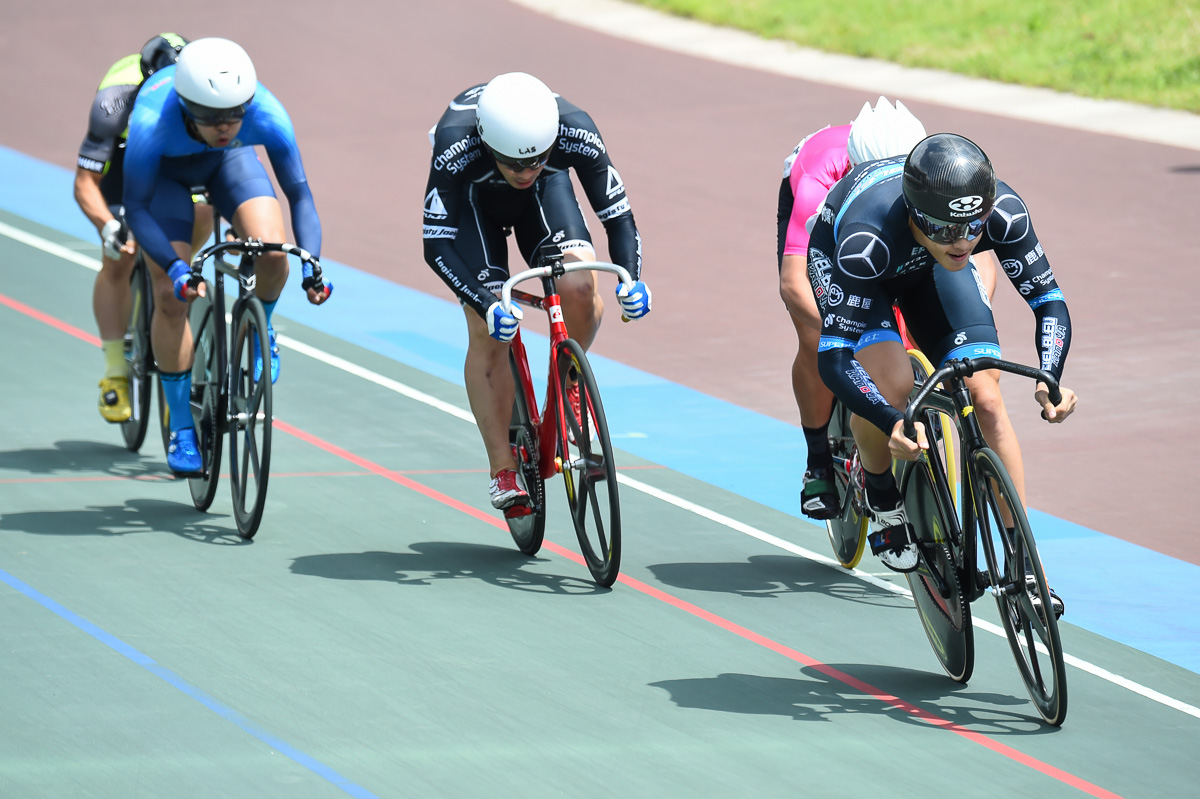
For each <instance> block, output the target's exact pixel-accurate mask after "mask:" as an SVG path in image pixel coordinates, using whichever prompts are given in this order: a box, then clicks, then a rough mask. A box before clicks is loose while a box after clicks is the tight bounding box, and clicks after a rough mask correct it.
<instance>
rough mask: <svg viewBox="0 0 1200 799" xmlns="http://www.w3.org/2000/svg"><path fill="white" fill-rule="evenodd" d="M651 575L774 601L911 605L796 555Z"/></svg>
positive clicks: (658, 569) (667, 567) (659, 568)
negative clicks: (814, 597)
mask: <svg viewBox="0 0 1200 799" xmlns="http://www.w3.org/2000/svg"><path fill="white" fill-rule="evenodd" d="M649 569H650V571H651V572H652V573H653V574H654V576H655V577H656V578H658V580H659V581H660V582H662V583H664V584H666V585H671V586H674V587H676V588H681V589H685V590H688V591H711V592H715V593H722V594H737V595H738V596H745V597H759V598H764V599H773V598H778V597H781V596H787V595H789V594H827V595H829V596H833V597H837V598H839V599H846V600H849V601H851V602H860V603H862V604H866V605H881V606H886V607H903V606H905V605H906V603H908V600H906V599H904V598H903V597H901V596H899V595H897V594H894V593H892V592H890V591H886V590H884V589H882V588H877V587H875V586H873V585H871V584H869V583H866V582H863V581H862V580H858V579H855V578H853V577H851V576H849V575H848V574H844V573H842V572H839V571H838V570H837V569H832V568H830V567H828V566H826V565H824V564H822V563H818V562H816V561H812V560H808V559H807V558H800V557H795V556H790V555H756V556H753V557H750V558H749V559H747V560H745V561H737V562H734V563H660V564H658V565H656V566H650V567H649Z"/></svg>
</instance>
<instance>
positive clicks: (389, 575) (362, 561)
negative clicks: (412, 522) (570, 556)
mask: <svg viewBox="0 0 1200 799" xmlns="http://www.w3.org/2000/svg"><path fill="white" fill-rule="evenodd" d="M409 550H410V551H408V552H345V553H333V554H327V555H304V556H302V557H299V558H296V559H295V560H294V561H292V573H293V574H299V575H304V576H307V577H324V578H327V579H330V580H379V581H381V582H387V583H396V584H397V585H423V586H428V585H434V584H435V583H438V582H440V581H443V580H461V579H469V580H480V581H482V582H485V583H488V584H490V585H496V586H499V587H501V588H511V589H514V590H517V591H531V592H534V593H541V594H556V595H560V596H579V595H583V594H607V593H608V592H609V589H607V588H600V587H599V586H597V585H596V584H594V583H593V582H592V581H591V580H590V579H587V578H586V577H584V576H581V577H564V576H561V575H557V574H547V573H544V572H540V571H533V570H528V571H527V570H525V569H522V568H521V566H522V565H524V564H526V563H545V562H547V560H548V559H546V558H539V557H536V556H534V557H530V556H528V555H523V554H521V553H520V552H517V551H516V550H514V549H509V548H507V547H496V546H486V545H483V544H461V543H451V542H445V541H426V542H423V543H418V544H411V545H409ZM578 568H579V569H581V570H582V569H584V567H583V566H579V567H578ZM584 573H585V574H586V570H585V572H584Z"/></svg>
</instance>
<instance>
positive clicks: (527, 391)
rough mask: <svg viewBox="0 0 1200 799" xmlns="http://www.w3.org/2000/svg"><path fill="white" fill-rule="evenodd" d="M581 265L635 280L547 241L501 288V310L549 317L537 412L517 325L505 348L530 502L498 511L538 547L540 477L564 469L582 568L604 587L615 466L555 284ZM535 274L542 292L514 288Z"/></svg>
mask: <svg viewBox="0 0 1200 799" xmlns="http://www.w3.org/2000/svg"><path fill="white" fill-rule="evenodd" d="M581 270H592V271H598V272H611V273H613V274H615V275H617V277H618V278H619V279H620V280H621V282H622V283H624V284H632V283H633V278H632V277H631V276H630V274H629V272H628V271H627V270H626V269H625V268H624V267H621V266H619V265H617V264H611V263H605V262H602V261H580V262H572V263H564V262H563V257H562V254H561V253H560V252H559V251H558V247H556V246H550V247H547V248H544V249H543V251H542V252H541V253H540V254H539V259H538V266H536V267H534V268H533V269H527V270H525V271H523V272H518V273H517V274H515V275H513V276H511V277H510V278H509V279H508V280H506V281H505V283H504V288H503V290H502V291H501V303H502V304H503V306H504V308H505V310H508V311H511V309H512V303H513V301H514V300H515V301H519V302H520V303H521V304H523V305H528V306H530V307H533V308H541V309H542V310H544V311H545V312H546V315H547V317H548V318H549V320H550V368H549V382H548V385H547V387H546V405H545V407H544V409H543V411H542V413H541V415H540V416H539V414H538V403H537V397H536V396H535V395H534V391H533V378H532V376H531V374H530V371H529V361H528V359H527V357H526V355H525V345H524V344H523V343H522V341H521V332H520V330H519V329H518V330H517V334H516V335H515V336H514V337H513V340H512V346H511V347H510V349H509V365H510V366H511V368H512V373H513V382H514V383H515V386H516V394H515V398H514V402H513V412H512V421H511V423H510V426H509V440H510V442H511V444H512V447H513V452H514V454H515V455H516V458H517V468H518V469H519V470H520V473H521V476H522V477H523V478H524V480H525V488H526V491H528V492H529V504H528V505H515V506H513V507H510V508H508V509H507V510H506V511H505V513H504V517H505V520H506V521H507V522H508V529H509V532H510V533H511V534H512V537H513V541H514V542H516V545H517V548H518V549H520V550H521V551H522V552H524V553H525V554H526V555H533V554H536V553H537V551H538V550H539V549H540V548H541V546H542V540H543V538H544V536H545V532H546V491H545V481H546V480H547V479H549V478H551V477H553V476H554V475H555V474H562V476H563V483H564V485H565V486H566V491H567V504H568V506H569V507H570V511H571V521H572V523H573V524H574V526H575V535H576V537H577V538H578V539H579V547H580V550H581V551H582V553H583V557H584V561H585V562H586V563H587V567H588V571H590V572H591V573H592V578H593V579H594V580H595V581H596V583H597V584H599V585H601V586H604V587H608V586H611V585H612V584H613V583H614V582H616V579H617V574H618V571H619V570H620V567H621V505H620V499H619V497H618V494H617V466H616V462H615V461H614V460H613V451H612V442H611V441H610V439H609V434H608V422H607V420H606V418H605V416H604V407H603V405H602V404H601V402H600V390H599V388H598V387H597V385H596V378H595V375H594V374H593V373H592V367H591V365H590V364H589V363H588V359H587V355H586V354H585V353H584V350H583V347H582V346H581V345H580V344H579V343H578V342H577V341H575V339H573V338H570V336H569V334H568V333H567V326H566V323H565V322H564V320H563V314H562V306H561V301H560V299H559V295H558V291H557V289H556V286H555V282H556V280H557V279H558V278H560V277H562V276H563V275H565V274H567V273H569V272H576V271H581ZM535 278H539V279H541V281H542V288H543V296H540V297H539V296H536V295H533V294H529V293H527V292H524V291H521V290H518V289H516V288H515V287H516V286H517V284H519V283H522V282H524V281H527V280H533V279H535ZM575 387H578V391H579V415H578V416H576V415H575V412H574V410H573V409H572V405H571V402H570V401H569V399H568V392H569V391H570V390H571V389H573V388H575Z"/></svg>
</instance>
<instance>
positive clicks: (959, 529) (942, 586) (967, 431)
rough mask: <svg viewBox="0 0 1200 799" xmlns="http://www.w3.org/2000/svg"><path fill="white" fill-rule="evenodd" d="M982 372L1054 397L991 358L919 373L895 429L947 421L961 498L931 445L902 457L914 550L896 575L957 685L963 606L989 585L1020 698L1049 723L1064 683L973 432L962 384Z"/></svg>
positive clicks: (1023, 552)
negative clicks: (1020, 684) (953, 433)
mask: <svg viewBox="0 0 1200 799" xmlns="http://www.w3.org/2000/svg"><path fill="white" fill-rule="evenodd" d="M985 369H998V370H1000V371H1003V372H1008V373H1010V374H1015V375H1020V376H1023V377H1028V378H1031V379H1034V380H1040V381H1042V382H1044V383H1045V384H1046V385H1047V387H1048V389H1049V392H1048V393H1049V396H1050V400H1051V402H1054V403H1055V404H1057V403H1058V402H1060V401H1061V393H1060V391H1059V389H1058V382H1057V381H1056V380H1055V379H1054V377H1053V375H1050V374H1049V373H1047V372H1045V371H1042V370H1040V369H1034V368H1032V367H1029V366H1023V365H1021V364H1016V363H1011V362H1009V361H1003V360H1000V359H998V358H964V359H961V360H954V361H950V362H949V363H947V364H946V365H945V366H943V367H942V368H940V369H938V370H937V371H935V372H934V373H933V374H932V375H930V376H929V378H928V379H927V380H926V381H925V382H924V385H922V386H921V388H920V389H919V390H918V391H917V392H916V394H915V395H914V396H913V397H912V399H911V400H910V401H909V403H908V407H907V408H906V409H905V413H904V430H905V434H906V435H908V436H909V437H910V438H915V429H914V427H913V420H914V419H916V418H920V419H922V420H924V421H925V423H926V428H927V429H930V424H931V423H936V421H937V417H944V416H945V415H949V417H951V418H953V419H954V420H955V427H956V429H957V434H958V440H959V446H960V457H959V463H960V464H961V468H962V475H961V477H962V479H961V490H962V495H961V500H960V502H959V507H958V508H957V510H956V508H955V506H954V502H953V497H954V489H955V486H954V485H953V484H951V483H950V482H948V480H947V478H946V470H945V466H944V463H943V455H942V452H941V451H940V448H938V447H934V446H932V445H931V447H930V448H929V449H928V450H923V451H922V453H921V456H920V457H919V458H918V459H917V460H916V461H915V462H907V461H906V462H903V464H902V465H901V482H900V490H901V495H902V496H903V497H904V507H905V511H906V513H907V515H908V520H909V522H910V523H911V524H912V525H913V530H914V532H915V533H916V538H917V546H918V549H919V551H920V558H919V560H918V565H917V568H916V570H915V571H913V572H910V573H908V574H907V575H906V576H907V578H908V583H909V586H910V588H911V589H912V593H913V599H914V601H915V602H916V606H917V612H918V614H919V615H920V618H921V624H922V626H923V627H924V629H925V634H926V636H927V637H928V639H929V643H930V645H931V646H932V647H933V651H934V654H935V655H936V656H937V658H938V660H939V661H940V662H941V664H942V667H943V668H944V669H945V670H946V673H947V674H948V675H950V678H951V679H952V680H955V681H956V682H961V683H965V682H966V681H967V680H968V679H970V677H971V674H972V671H973V669H974V663H975V647H974V632H973V626H972V623H971V609H970V605H971V603H972V602H974V601H975V600H976V599H978V598H979V597H980V596H982V595H983V594H984V593H985V592H990V593H991V594H992V595H993V596H994V597H995V598H996V603H997V605H998V607H999V611H1000V621H1001V625H1002V626H1003V627H1004V632H1005V634H1006V636H1007V638H1008V642H1009V646H1010V648H1011V649H1012V653H1013V657H1014V658H1015V659H1016V662H1017V668H1018V671H1020V674H1021V679H1022V680H1023V681H1024V683H1025V687H1026V689H1027V690H1028V691H1029V696H1030V698H1031V699H1032V700H1033V703H1034V705H1035V706H1036V707H1037V709H1038V713H1039V714H1040V715H1041V717H1042V718H1043V719H1044V720H1045V721H1046V723H1048V724H1051V725H1054V726H1058V725H1060V724H1062V723H1063V720H1064V719H1065V718H1066V714H1067V684H1066V673H1065V668H1064V665H1063V651H1062V640H1061V638H1060V636H1059V629H1058V620H1057V617H1056V614H1055V613H1054V612H1049V611H1050V610H1051V609H1052V608H1053V604H1052V602H1051V593H1050V590H1049V586H1048V584H1047V582H1046V575H1045V572H1044V570H1043V569H1042V562H1041V558H1040V557H1039V556H1038V550H1037V545H1036V543H1035V541H1034V538H1033V531H1032V529H1031V528H1030V526H1029V519H1028V517H1027V516H1026V514H1025V507H1024V504H1023V503H1022V502H1021V499H1020V496H1019V495H1018V494H1017V491H1016V488H1015V487H1014V485H1013V482H1012V479H1011V477H1010V476H1009V474H1008V470H1007V469H1006V468H1005V467H1004V464H1003V462H1001V460H1000V456H998V455H997V454H996V453H995V452H994V451H993V450H992V449H991V448H990V447H988V445H987V442H986V441H985V440H984V438H983V433H982V431H981V429H980V427H979V422H978V420H977V419H976V418H975V414H974V408H973V406H972V402H971V395H970V391H969V390H968V389H967V386H966V383H965V382H964V379H965V378H967V377H970V376H971V375H973V374H975V373H976V372H979V371H982V370H985ZM981 551H982V553H983V563H982V564H980V563H979V554H980V552H981ZM1035 602H1036V604H1035Z"/></svg>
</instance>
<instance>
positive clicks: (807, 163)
mask: <svg viewBox="0 0 1200 799" xmlns="http://www.w3.org/2000/svg"><path fill="white" fill-rule="evenodd" d="M849 139H850V126H849V125H838V126H837V127H832V128H823V129H821V130H818V131H817V132H816V133H813V134H811V135H810V136H808V137H807V138H805V139H804V140H803V141H801V142H800V143H799V144H798V145H796V149H795V150H793V151H792V154H791V155H790V156H789V157H788V159H787V161H785V162H784V168H783V176H784V177H785V178H787V179H788V182H789V183H790V184H791V186H792V196H793V199H794V202H793V204H792V216H791V219H790V220H789V221H788V229H787V241H786V242H785V244H784V247H783V254H784V255H808V230H806V229H805V222H807V221H808V218H809V217H810V216H812V215H813V214H815V213H816V212H817V210H818V209H819V208H820V207H821V201H822V200H824V199H825V195H826V194H828V193H829V190H830V189H831V188H833V184H835V183H837V182H838V181H839V180H841V179H842V177H843V176H844V175H845V174H846V173H847V172H849V171H850V156H849V155H847V154H846V142H847V141H849Z"/></svg>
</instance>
